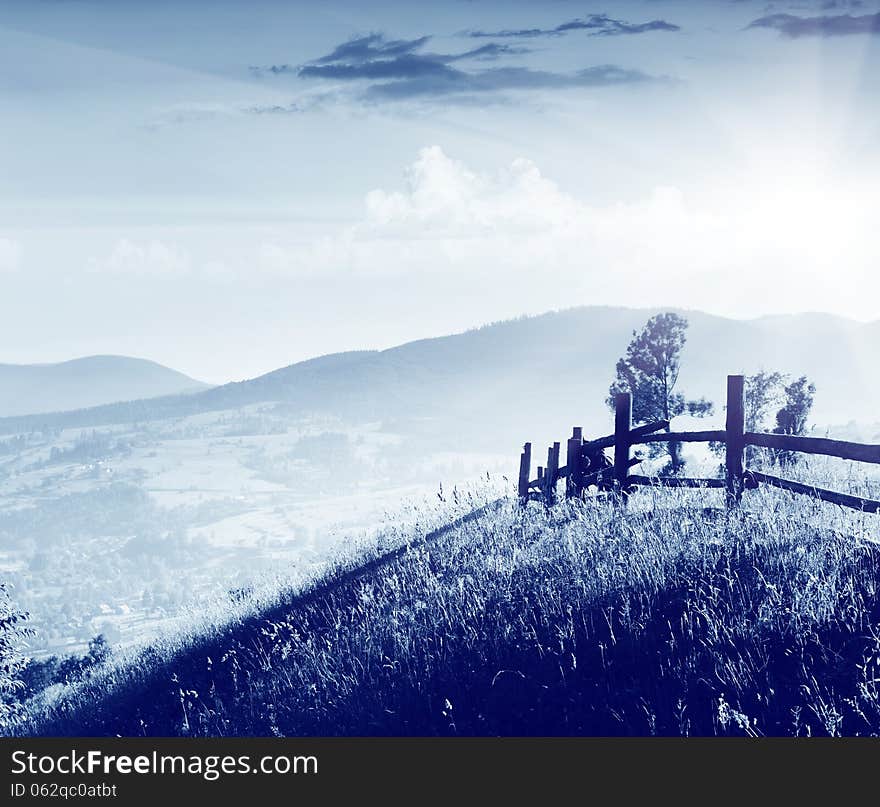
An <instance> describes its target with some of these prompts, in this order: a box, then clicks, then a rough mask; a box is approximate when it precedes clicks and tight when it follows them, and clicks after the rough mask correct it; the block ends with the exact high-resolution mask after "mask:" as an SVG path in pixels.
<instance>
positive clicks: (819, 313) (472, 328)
mask: <svg viewBox="0 0 880 807" xmlns="http://www.w3.org/2000/svg"><path fill="white" fill-rule="evenodd" d="M583 308H587V309H589V308H612V309H614V308H619V309H625V310H630V311H645V312H648V311H653V310H655V309H664V310H676V311H684V312H685V313H688V312H691V313H700V314H707V315H708V316H713V317H718V318H720V319H728V320H734V321H741V322H753V321H758V320H762V319H777V318H782V317H799V316H805V317H810V316H815V317H831V318H835V319H841V320H844V321H847V322H851V323H853V324H855V325H871V324H873V323H876V322H880V317H875V318H872V319H856V318H855V317H846V316H844V315H841V314H834V313H832V312H829V311H801V312H795V313H774V312H771V313H767V314H760V315H758V316H751V317H750V316H743V317H733V316H724V315H721V314H713V313H711V312H708V311H699V310H698V309H682V308H681V307H679V306H675V305H669V306H664V305H658V306H626V305H620V306H614V305H601V306H598V305H597V306H589V305H586V306H572V307H570V308H558V309H551V310H549V311H541V312H537V313H533V314H520V315H516V316H513V317H510V318H508V319H504V320H491V321H487V322H481V323H477V324H474V325H470V326H467V327H465V328H461V329H459V330H456V331H450V332H444V333H432V334H427V335H425V336H417V337H415V338H413V339H407V340H406V341H405V342H395V343H393V344H377V345H361V346H352V347H348V348H342V349H341V350H335V351H332V352H322V353H315V354H311V355H308V356H302V357H297V358H295V359H292V360H291V361H288V362H286V363H284V364H280V365H278V366H277V367H270V368H268V369H267V370H265V371H263V372H261V373H257V374H256V375H251V376H246V375H234V374H233V375H229V376H228V377H225V378H222V379H214V380H212V379H207V378H204V377H202V376H201V375H200V374H199V373H198V372H196V373H195V374H193V373H189V372H186V371H184V370H181V369H180V368H179V367H176V366H174V365H173V364H166V363H164V362H161V361H158V360H157V359H155V358H153V357H151V356H146V355H132V354H127V353H112V352H108V353H92V354H89V355H84V356H83V355H77V356H69V357H66V358H59V359H48V360H45V361H40V362H15V361H5V362H0V367H3V366H6V367H41V366H43V367H51V366H55V365H59V364H69V363H72V362H77V361H81V360H85V359H95V358H120V359H134V360H137V361H144V362H149V363H152V364H158V365H160V366H161V367H165V368H167V369H169V370H174V371H176V372H179V373H182V374H183V375H186V376H188V377H189V378H191V379H193V380H195V381H198V382H202V383H205V384H210V385H214V386H222V385H224V384H229V383H234V382H237V381H246V380H249V379H253V378H257V377H259V376H260V375H264V374H265V373H270V372H272V371H274V370H277V369H281V368H283V367H287V366H290V365H293V364H298V363H300V362H304V361H309V360H311V359H319V358H322V357H324V356H329V355H334V354H337V353H357V352H361V351H380V352H381V351H383V350H391V349H393V348H396V347H400V346H402V345H406V344H410V343H411V342H419V341H423V340H426V339H442V338H443V337H445V336H456V335H460V334H466V333H469V332H471V331H477V330H480V329H482V328H486V327H489V326H492V325H497V324H500V323H503V322H512V321H516V320H520V319H532V318H538V317H543V316H547V315H552V314H557V313H564V312H566V311H572V310H578V309H583Z"/></svg>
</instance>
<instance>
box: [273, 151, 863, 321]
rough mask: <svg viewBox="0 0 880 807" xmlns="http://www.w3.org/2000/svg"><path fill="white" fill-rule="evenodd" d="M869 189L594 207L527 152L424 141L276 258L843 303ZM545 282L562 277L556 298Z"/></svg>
mask: <svg viewBox="0 0 880 807" xmlns="http://www.w3.org/2000/svg"><path fill="white" fill-rule="evenodd" d="M865 201H866V200H865V198H863V197H862V196H860V195H859V194H858V193H856V192H850V193H843V192H838V193H837V194H836V195H835V193H834V192H832V191H830V190H829V189H827V188H813V189H812V190H810V189H803V188H797V187H791V186H785V187H783V188H782V189H780V188H779V187H772V188H769V189H768V188H763V187H761V188H759V187H749V186H748V185H747V184H746V185H744V186H743V185H741V186H739V187H736V188H707V189H706V190H705V191H704V193H703V194H702V195H701V196H699V197H696V196H691V197H688V196H686V195H685V194H684V193H683V192H682V191H681V190H680V189H678V188H675V187H660V188H655V189H654V190H653V191H651V192H649V193H648V194H647V195H646V197H645V198H643V199H641V200H636V201H632V202H620V203H616V204H610V205H605V206H595V205H589V204H586V203H585V202H583V201H581V200H579V199H577V198H575V197H574V196H572V195H571V194H568V193H566V192H565V191H563V190H561V189H560V188H559V187H558V186H557V184H555V183H554V182H553V181H551V180H549V179H548V178H547V177H545V176H543V175H542V174H541V172H540V170H539V169H538V167H537V166H536V165H535V164H534V163H532V162H531V161H529V160H526V159H517V160H515V161H514V162H512V163H511V164H510V165H509V166H508V167H507V168H506V169H505V170H503V171H501V172H498V173H496V174H491V175H490V174H486V173H480V172H478V171H476V170H474V169H472V168H470V167H468V166H466V165H464V164H462V163H461V162H458V161H456V160H453V159H451V158H450V157H448V156H447V155H446V154H445V153H444V152H443V151H442V149H440V148H439V147H437V146H432V147H430V148H425V149H423V150H422V151H421V152H420V154H419V155H418V158H417V159H416V161H415V162H414V163H413V164H412V165H411V166H410V167H409V168H408V169H407V170H406V173H405V186H404V188H402V189H400V190H385V189H376V190H373V191H370V192H369V193H368V194H367V195H366V199H365V213H364V216H363V219H362V220H361V221H360V222H358V223H357V224H355V225H353V226H352V227H350V228H348V229H346V230H344V231H343V232H340V233H338V234H337V236H336V237H335V238H325V239H322V240H320V241H315V242H313V243H311V244H310V245H309V246H307V247H305V248H299V247H297V248H294V249H292V250H288V251H287V252H286V253H285V254H286V258H285V259H284V260H282V259H281V258H280V256H279V255H276V256H275V258H276V259H275V260H274V261H273V264H274V265H275V266H276V267H281V266H283V265H284V264H285V262H286V264H287V265H289V266H290V267H291V269H294V268H295V271H297V272H298V273H299V272H302V271H304V270H305V268H306V267H319V268H320V270H322V271H352V272H371V273H376V274H389V273H390V274H395V273H412V272H422V273H426V272H439V273H444V274H452V275H459V276H461V277H463V278H464V277H468V278H471V279H476V278H482V279H484V280H486V281H488V282H491V283H494V284H496V286H495V288H497V289H498V292H497V293H498V294H499V295H504V294H506V293H508V294H509V293H513V292H514V289H515V291H516V293H517V294H519V295H522V294H524V293H525V294H526V295H529V294H530V290H532V289H534V290H540V294H537V295H536V296H535V300H536V301H538V300H540V302H541V304H543V305H547V304H548V303H550V302H551V301H552V300H553V299H557V300H558V302H556V303H554V304H556V305H566V304H572V305H573V304H580V303H589V302H595V303H609V304H631V305H658V304H660V305H667V304H672V303H675V304H678V305H682V306H688V307H697V308H704V309H707V310H713V311H717V312H719V313H731V314H734V315H742V314H749V313H755V312H760V311H773V310H786V311H789V310H798V309H799V308H800V309H804V308H806V309H823V310H829V309H830V310H841V311H850V312H851V311H852V304H851V301H848V300H846V299H844V297H843V295H845V294H847V290H846V289H847V286H846V284H845V283H841V282H840V281H841V278H842V277H844V276H849V277H850V278H853V279H862V280H864V279H865V278H868V277H871V278H872V277H873V272H872V270H871V260H872V258H871V254H872V253H871V236H870V231H871V226H870V221H869V220H868V218H867V217H866V215H865V212H866V211H868V210H870V206H869V205H866V204H864V202H865ZM872 282H873V281H872ZM499 284H507V285H509V286H510V288H509V289H507V290H505V289H504V288H501V287H500V285H499ZM549 285H555V286H557V287H558V288H559V289H560V292H557V293H556V295H555V298H554V297H553V295H552V294H550V293H548V292H547V290H546V287H547V286H549ZM868 291H869V292H870V291H872V290H871V289H868ZM525 299H527V300H531V299H532V298H531V297H527V298H525Z"/></svg>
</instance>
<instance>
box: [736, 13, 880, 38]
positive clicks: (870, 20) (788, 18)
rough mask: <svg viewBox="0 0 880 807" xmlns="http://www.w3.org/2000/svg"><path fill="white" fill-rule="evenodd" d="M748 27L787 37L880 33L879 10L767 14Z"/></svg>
mask: <svg viewBox="0 0 880 807" xmlns="http://www.w3.org/2000/svg"><path fill="white" fill-rule="evenodd" d="M747 27H748V28H771V29H773V30H775V31H779V33H780V34H781V35H782V36H785V37H788V38H789V39H799V38H801V37H806V36H822V37H831V36H849V35H852V34H877V35H880V12H878V13H877V14H860V15H856V16H853V15H852V14H836V15H827V16H821V17H798V16H796V15H794V14H769V15H767V16H766V17H760V18H759V19H757V20H754V21H753V22H751V23H749V25H748V26H747Z"/></svg>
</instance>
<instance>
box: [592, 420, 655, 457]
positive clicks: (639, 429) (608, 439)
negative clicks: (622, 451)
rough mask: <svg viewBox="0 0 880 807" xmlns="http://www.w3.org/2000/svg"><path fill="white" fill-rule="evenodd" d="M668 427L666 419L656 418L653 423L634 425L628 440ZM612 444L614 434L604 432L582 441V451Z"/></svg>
mask: <svg viewBox="0 0 880 807" xmlns="http://www.w3.org/2000/svg"><path fill="white" fill-rule="evenodd" d="M668 427H669V421H668V420H658V421H656V422H654V423H646V424H645V425H644V426H636V427H635V428H634V429H630V431H629V434H630V438H631V439H630V442H632V438H634V437H641V436H643V435H645V434H651V433H652V432H656V431H659V430H660V429H666V428H668ZM613 445H614V435H613V434H606V435H605V436H604V437H597V438H596V439H595V440H589V441H587V442H585V443H584V451H595V450H599V449H603V448H611V447H612V446H613Z"/></svg>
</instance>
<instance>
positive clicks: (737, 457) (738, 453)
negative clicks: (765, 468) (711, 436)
mask: <svg viewBox="0 0 880 807" xmlns="http://www.w3.org/2000/svg"><path fill="white" fill-rule="evenodd" d="M744 419H745V413H744V408H743V377H742V376H741V375H729V376H727V438H726V442H727V451H726V454H725V465H726V466H727V473H726V481H727V506H728V507H735V506H736V505H737V504H739V502H740V500H741V499H742V490H743V449H744V448H745V441H744V440H743V431H744Z"/></svg>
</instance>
